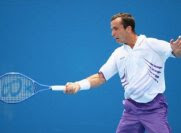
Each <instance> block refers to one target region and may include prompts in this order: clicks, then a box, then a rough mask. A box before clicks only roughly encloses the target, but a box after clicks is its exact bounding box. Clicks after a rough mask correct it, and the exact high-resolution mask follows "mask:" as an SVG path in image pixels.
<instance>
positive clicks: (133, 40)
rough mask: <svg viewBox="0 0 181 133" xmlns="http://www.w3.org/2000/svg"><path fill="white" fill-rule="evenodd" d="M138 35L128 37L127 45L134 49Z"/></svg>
mask: <svg viewBox="0 0 181 133" xmlns="http://www.w3.org/2000/svg"><path fill="white" fill-rule="evenodd" d="M137 37H138V36H137V35H136V34H131V35H130V36H129V37H128V39H127V40H128V41H127V43H126V44H127V45H129V46H130V47H131V48H133V47H134V45H135V43H136V40H137Z"/></svg>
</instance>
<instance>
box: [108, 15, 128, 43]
mask: <svg viewBox="0 0 181 133" xmlns="http://www.w3.org/2000/svg"><path fill="white" fill-rule="evenodd" d="M111 30H112V36H113V38H114V39H116V42H118V43H126V37H127V34H128V32H127V30H126V29H124V27H123V25H122V18H121V17H118V18H116V19H114V20H113V21H111Z"/></svg>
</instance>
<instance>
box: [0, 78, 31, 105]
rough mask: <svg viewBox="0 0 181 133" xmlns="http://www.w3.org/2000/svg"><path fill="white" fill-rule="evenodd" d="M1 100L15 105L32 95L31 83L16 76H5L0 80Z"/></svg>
mask: <svg viewBox="0 0 181 133" xmlns="http://www.w3.org/2000/svg"><path fill="white" fill-rule="evenodd" d="M0 87H1V92H0V93H1V100H2V101H4V102H7V103H17V102H20V101H22V100H24V99H26V98H29V97H30V96H32V95H33V94H34V91H33V90H34V85H33V82H32V81H31V80H29V79H27V78H25V77H23V76H21V75H18V74H9V75H5V76H4V78H1V80H0Z"/></svg>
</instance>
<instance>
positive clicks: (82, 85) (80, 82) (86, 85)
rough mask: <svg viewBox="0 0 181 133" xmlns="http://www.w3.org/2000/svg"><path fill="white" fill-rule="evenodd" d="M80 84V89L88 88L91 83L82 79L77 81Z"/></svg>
mask: <svg viewBox="0 0 181 133" xmlns="http://www.w3.org/2000/svg"><path fill="white" fill-rule="evenodd" d="M77 83H78V84H79V85H80V90H89V89H90V87H91V85H90V82H89V80H87V79H83V80H80V81H78V82H77Z"/></svg>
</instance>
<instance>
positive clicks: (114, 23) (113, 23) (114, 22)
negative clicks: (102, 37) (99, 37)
mask: <svg viewBox="0 0 181 133" xmlns="http://www.w3.org/2000/svg"><path fill="white" fill-rule="evenodd" d="M120 25H122V18H121V17H118V18H116V19H114V20H112V21H111V28H113V27H117V26H120Z"/></svg>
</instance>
